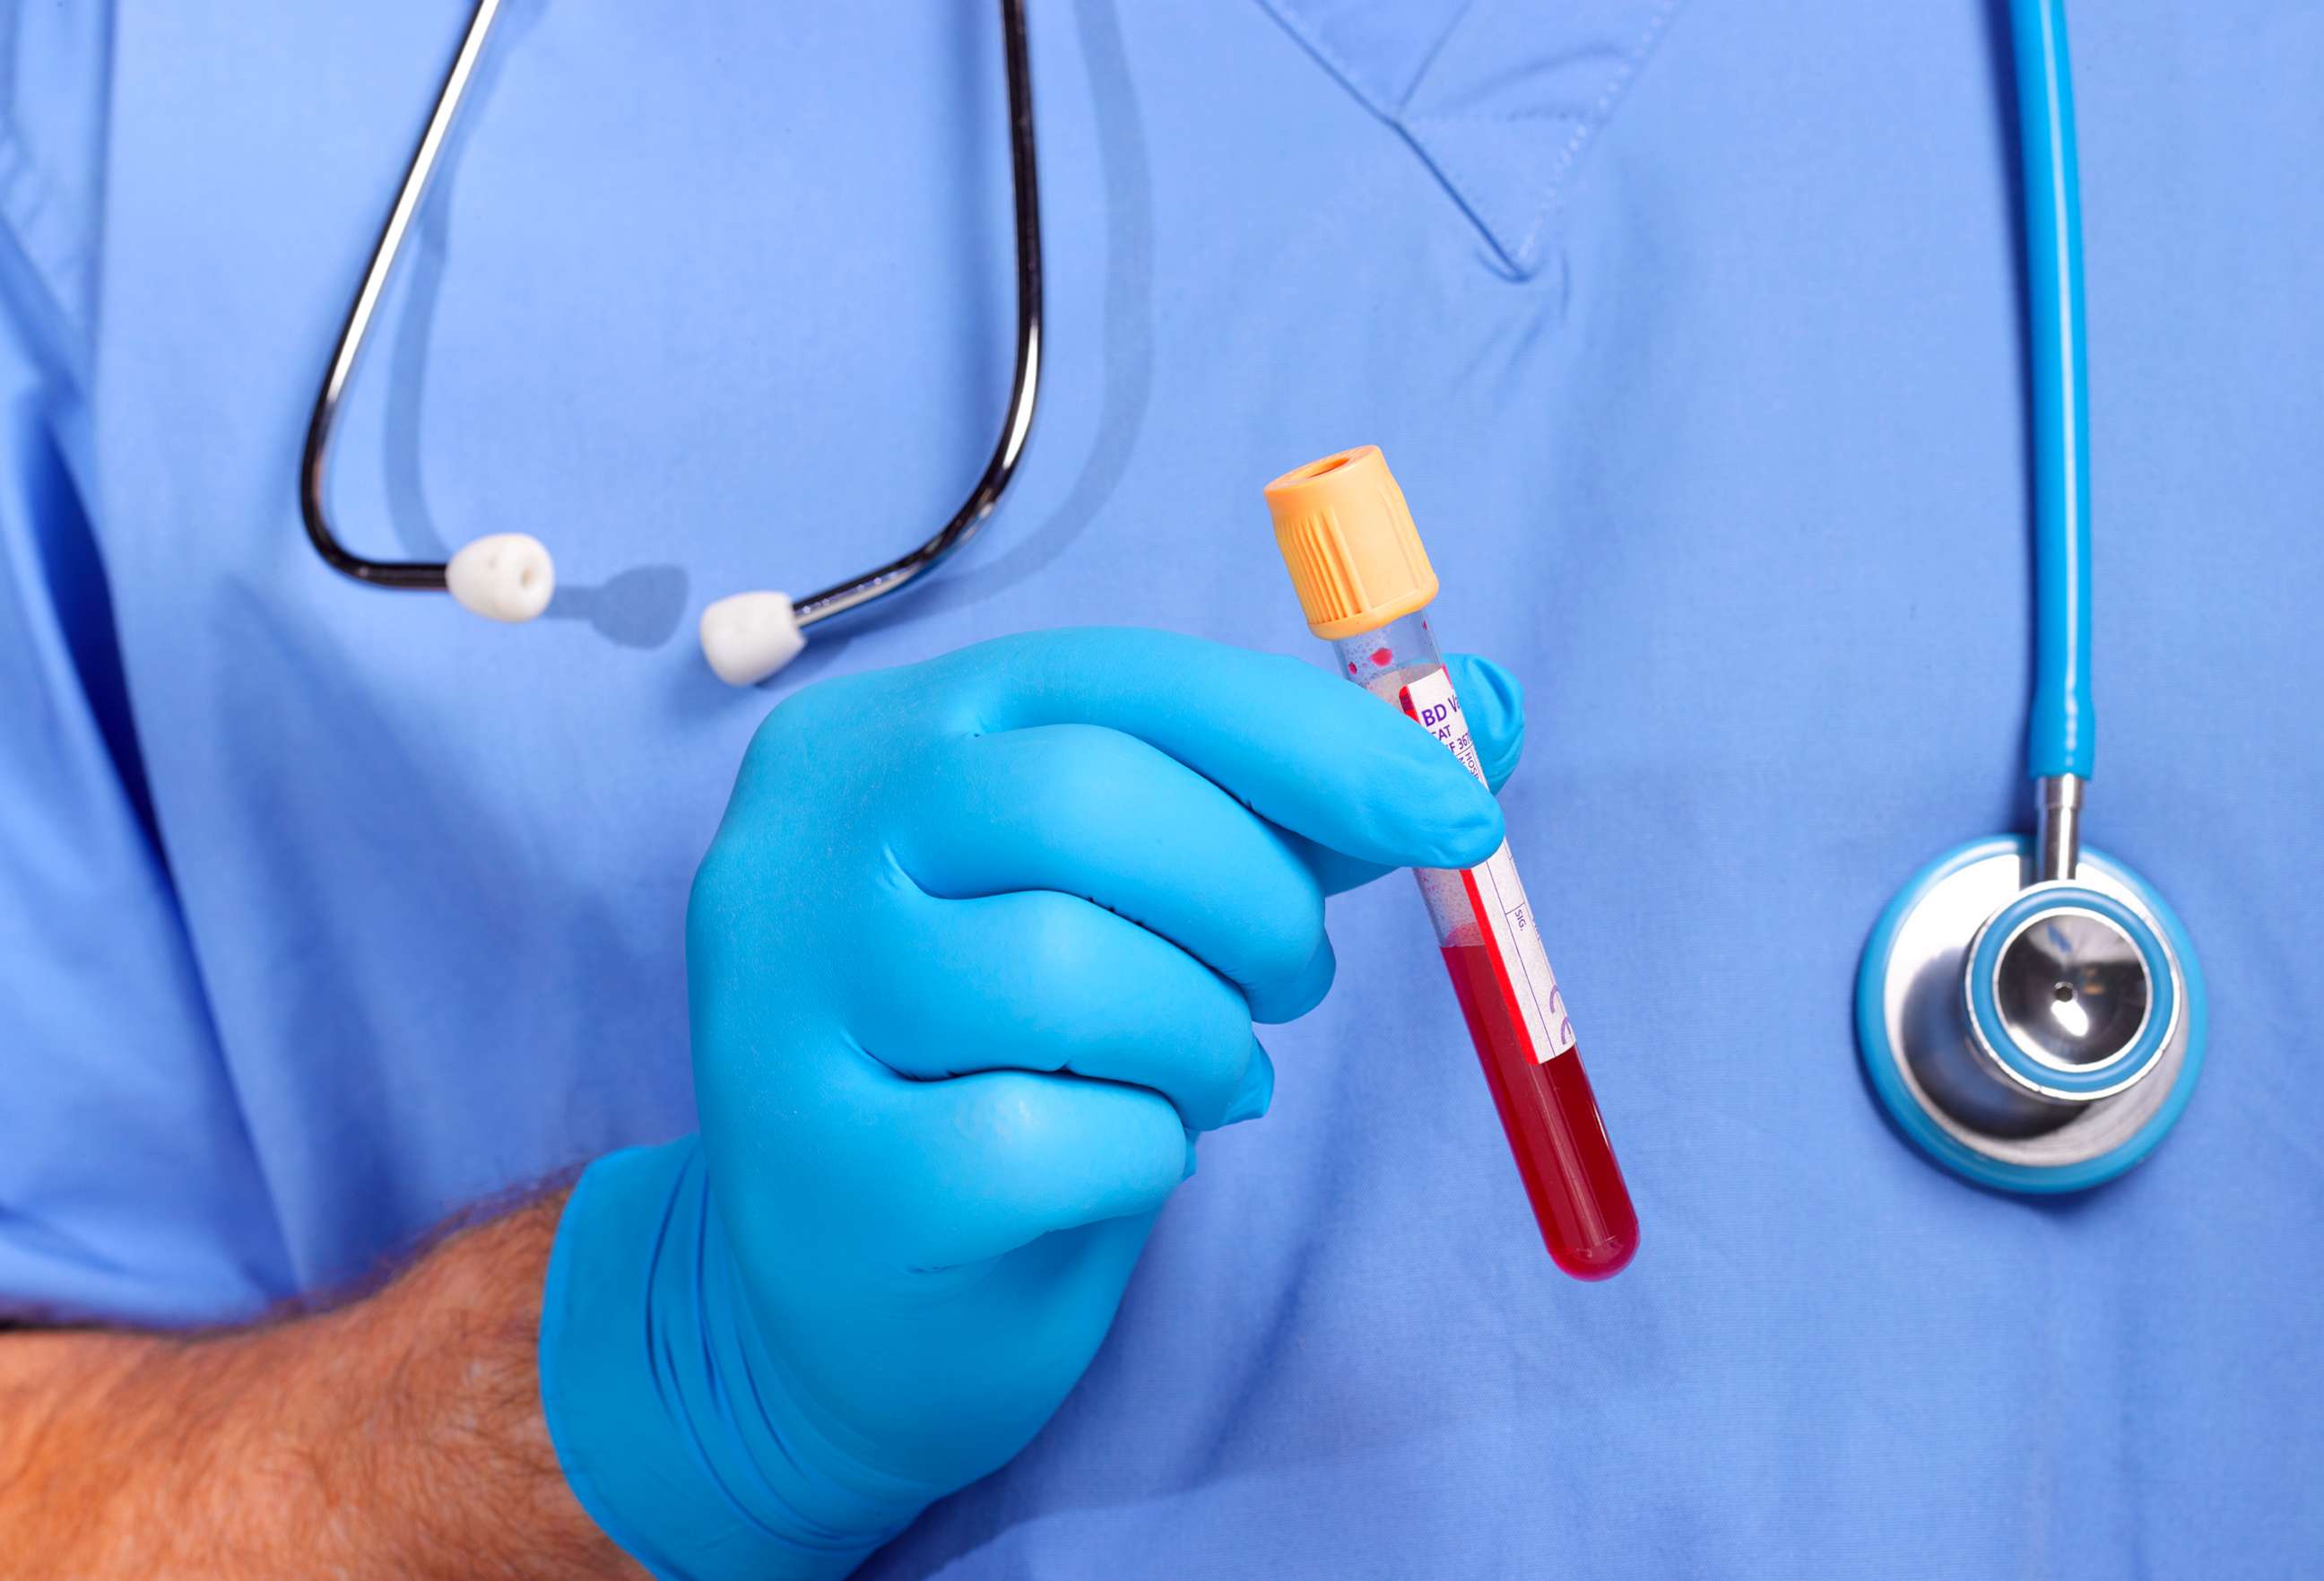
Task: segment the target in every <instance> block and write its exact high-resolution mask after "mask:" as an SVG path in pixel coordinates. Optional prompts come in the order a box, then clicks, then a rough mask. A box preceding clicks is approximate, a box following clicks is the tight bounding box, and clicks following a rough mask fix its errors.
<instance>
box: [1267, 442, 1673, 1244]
mask: <svg viewBox="0 0 2324 1581" xmlns="http://www.w3.org/2000/svg"><path fill="white" fill-rule="evenodd" d="M1267 503H1268V509H1269V511H1270V512H1271V513H1273V515H1274V517H1275V538H1276V543H1277V547H1278V548H1280V549H1281V550H1282V551H1283V560H1284V564H1285V566H1286V568H1287V569H1289V570H1290V572H1291V580H1292V583H1293V585H1294V586H1295V587H1297V589H1298V591H1299V602H1300V605H1301V607H1302V608H1304V609H1305V612H1306V615H1307V624H1308V628H1309V629H1310V630H1311V631H1313V632H1314V633H1315V634H1316V635H1317V636H1319V637H1322V638H1323V639H1324V640H1325V641H1326V642H1329V643H1333V645H1334V646H1335V647H1336V648H1337V650H1338V652H1339V661H1340V670H1341V673H1342V674H1343V675H1345V676H1346V677H1347V678H1348V679H1349V680H1352V681H1354V682H1356V683H1357V684H1358V685H1360V686H1361V687H1363V688H1364V689H1366V690H1368V691H1369V692H1371V693H1372V695H1373V696H1375V697H1378V698H1382V699H1383V700H1385V701H1387V702H1388V703H1389V704H1391V705H1393V706H1395V707H1399V708H1401V709H1403V710H1404V712H1405V713H1406V715H1407V716H1408V717H1411V718H1412V719H1413V720H1415V721H1416V722H1417V723H1418V724H1419V725H1420V726H1422V727H1423V728H1425V729H1426V730H1428V731H1429V732H1431V733H1432V734H1433V735H1435V737H1436V739H1437V740H1439V741H1441V742H1443V744H1444V745H1445V746H1446V747H1447V748H1448V749H1449V750H1450V751H1451V752H1452V754H1453V755H1454V756H1456V757H1458V758H1459V759H1460V760H1461V762H1462V765H1463V766H1465V767H1466V768H1467V769H1468V771H1469V772H1471V773H1472V774H1474V775H1476V776H1477V777H1478V778H1479V779H1480V780H1481V779H1483V778H1484V770H1483V768H1482V767H1481V766H1480V764H1479V763H1478V761H1477V750H1476V747H1475V745H1474V744H1472V743H1471V740H1470V737H1469V727H1468V726H1467V724H1466V723H1465V722H1464V721H1463V720H1462V715H1461V699H1460V698H1459V696H1458V695H1456V694H1455V692H1454V690H1453V687H1452V676H1451V674H1450V673H1449V672H1448V671H1447V670H1445V668H1444V661H1443V658H1442V656H1441V655H1440V654H1439V653H1438V652H1437V648H1436V638H1435V635H1434V633H1432V632H1431V631H1430V630H1429V627H1428V617H1427V615H1425V614H1424V613H1423V612H1424V611H1425V609H1426V608H1427V606H1428V605H1429V603H1430V602H1431V601H1432V600H1433V599H1434V598H1435V596H1436V586H1437V584H1436V573H1435V571H1434V569H1431V567H1430V566H1429V563H1428V554H1427V551H1426V550H1424V549H1422V547H1421V544H1420V534H1419V533H1418V532H1417V531H1416V530H1415V528H1414V527H1413V524H1412V513H1411V511H1410V510H1409V508H1407V507H1406V504H1405V502H1404V494H1403V491H1402V490H1400V489H1398V488H1397V485H1396V479H1395V478H1394V477H1393V476H1390V475H1389V473H1388V462H1387V460H1386V459H1385V458H1382V456H1381V455H1380V452H1379V447H1378V446H1376V445H1364V446H1361V447H1360V448H1356V449H1353V450H1342V451H1341V452H1340V453H1339V454H1338V455H1336V456H1326V457H1324V458H1323V459H1322V460H1320V461H1311V462H1309V463H1308V464H1307V465H1306V466H1305V467H1299V468H1297V469H1296V470H1294V471H1291V472H1286V473H1285V474H1284V475H1283V476H1281V477H1278V478H1277V479H1276V480H1275V481H1274V482H1273V483H1270V484H1268V485H1267ZM1413 876H1414V877H1416V878H1417V879H1418V880H1419V881H1420V894H1421V898H1422V899H1423V900H1424V901H1426V903H1427V906H1428V916H1429V920H1431V921H1432V922H1434V924H1435V926H1436V942H1437V945H1438V948H1441V949H1442V950H1443V955H1444V968H1445V970H1446V971H1447V972H1448V973H1450V974H1451V975H1452V993H1453V995H1454V997H1455V998H1457V999H1458V1000H1459V1001H1460V1003H1461V1013H1462V1016H1463V1017H1464V1018H1466V1020H1467V1022H1468V1023H1469V1037H1470V1039H1471V1041H1472V1042H1474V1043H1475V1045H1476V1048H1477V1060H1478V1063H1479V1064H1480V1065H1482V1066H1483V1067H1484V1070H1485V1085H1486V1086H1488V1087H1489V1088H1490V1089H1491V1090H1492V1095H1493V1106H1494V1107H1495V1108H1496V1109H1498V1110H1499V1112H1500V1116H1501V1129H1502V1131H1503V1132H1505V1133H1507V1134H1508V1139H1509V1151H1510V1152H1511V1153H1512V1154H1513V1155H1514V1156H1515V1157H1516V1160H1517V1173H1518V1174H1519V1175H1520V1176H1522V1177H1523V1178H1524V1179H1525V1188H1526V1197H1528V1198H1529V1199H1530V1200H1531V1202H1532V1204H1533V1212H1534V1218H1535V1221H1536V1222H1537V1223H1538V1224H1539V1225H1541V1238H1542V1240H1543V1242H1544V1243H1545V1244H1546V1245H1547V1246H1548V1248H1549V1254H1550V1256H1551V1257H1552V1258H1554V1260H1555V1261H1556V1262H1557V1265H1558V1267H1560V1268H1562V1269H1563V1270H1564V1271H1566V1272H1568V1273H1570V1274H1572V1276H1573V1277H1574V1278H1576V1279H1606V1278H1609V1277H1610V1276H1611V1275H1613V1274H1616V1273H1618V1272H1620V1271H1622V1269H1623V1268H1624V1267H1626V1266H1627V1265H1628V1263H1629V1261H1630V1259H1631V1257H1632V1256H1633V1255H1634V1254H1635V1253H1637V1249H1638V1217H1637V1212H1636V1211H1635V1210H1634V1209H1633V1208H1632V1207H1631V1206H1630V1192H1629V1188H1628V1187H1627V1186H1625V1185H1624V1184H1623V1182H1622V1171H1621V1169H1620V1168H1619V1166H1618V1165H1617V1164H1616V1163H1615V1161H1614V1149H1613V1146H1612V1144H1611V1143H1610V1142H1608V1141H1607V1139H1606V1125H1605V1123H1604V1122H1603V1121H1602V1120H1600V1118H1599V1116H1598V1099H1597V1096H1596V1095H1595V1094H1594V1093H1592V1092H1591V1090H1590V1077H1588V1075H1587V1074H1585V1073H1584V1072H1583V1070H1582V1055H1581V1051H1580V1050H1579V1049H1576V1048H1575V1047H1574V1038H1573V1023H1572V1021H1571V1020H1570V1019H1569V1018H1568V1017H1567V1015H1566V1011H1565V997H1564V995H1563V994H1561V993H1560V992H1559V991H1558V986H1557V978H1556V977H1555V975H1553V974H1552V973H1551V971H1550V969H1549V957H1547V955H1545V953H1544V952H1543V949H1542V945H1541V931H1540V929H1539V927H1538V926H1537V925H1536V920H1535V914H1534V911H1533V908H1532V906H1531V905H1530V904H1529V903H1528V902H1527V901H1526V892H1525V886H1524V884H1523V883H1520V882H1518V879H1517V863H1516V861H1515V860H1514V859H1513V858H1512V857H1511V856H1510V855H1509V847H1508V842H1507V841H1506V840H1505V841H1503V842H1502V843H1501V848H1500V849H1499V850H1498V851H1496V852H1494V853H1493V854H1492V855H1491V856H1489V857H1488V858H1486V860H1485V861H1484V862H1483V863H1481V864H1479V865H1478V866H1475V867H1471V868H1467V869H1464V870H1463V869H1439V868H1416V869H1415V870H1414V874H1413Z"/></svg>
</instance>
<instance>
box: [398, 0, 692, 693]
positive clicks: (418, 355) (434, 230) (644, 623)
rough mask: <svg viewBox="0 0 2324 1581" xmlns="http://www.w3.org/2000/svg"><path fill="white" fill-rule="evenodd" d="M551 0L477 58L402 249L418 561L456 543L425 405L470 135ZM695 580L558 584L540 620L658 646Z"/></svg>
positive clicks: (407, 542)
mask: <svg viewBox="0 0 2324 1581" xmlns="http://www.w3.org/2000/svg"><path fill="white" fill-rule="evenodd" d="M545 3H546V0H516V3H515V4H512V5H509V6H508V7H507V8H506V9H505V10H504V11H503V13H502V14H501V18H500V21H499V23H497V24H496V25H497V29H498V32H496V34H495V36H494V38H493V47H492V48H491V49H488V50H486V51H484V57H483V59H482V60H478V61H477V63H476V69H475V77H474V79H472V80H471V82H470V85H469V88H468V94H467V98H466V102H465V104H464V105H463V106H462V111H461V114H460V116H459V118H458V119H457V120H456V121H455V122H454V123H453V124H452V131H451V134H450V135H449V137H448V138H447V141H446V143H445V146H444V152H443V155H442V157H441V159H440V161H439V162H438V166H437V171H436V179H435V180H434V182H433V183H432V184H431V186H430V188H429V193H428V201H427V202H426V204H425V205H423V206H422V207H421V208H420V217H419V222H418V224H417V225H416V226H415V227H414V234H413V238H412V241H413V245H412V246H411V247H410V250H409V251H408V252H407V253H406V254H405V255H404V264H403V275H402V279H401V282H399V284H400V285H401V289H402V291H403V307H402V310H401V312H399V313H398V314H397V315H396V318H395V333H394V336H393V337H392V340H391V341H390V342H389V348H388V360H387V368H386V384H387V391H386V393H387V415H386V440H385V443H386V450H387V457H386V494H387V516H388V522H389V523H390V525H391V526H392V528H393V530H394V532H395V536H396V541H398V542H399V543H401V545H402V546H403V550H404V553H405V554H406V555H408V556H409V557H410V558H411V559H423V560H440V559H447V558H449V556H450V553H451V550H452V545H451V544H449V543H447V541H445V538H444V535H443V534H442V533H441V532H438V531H437V529H436V519H435V514H434V513H433V512H431V511H430V510H429V506H428V495H427V486H426V484H425V482H424V481H423V479H422V477H421V467H420V458H421V430H422V428H423V426H424V425H423V421H422V418H423V411H422V407H423V404H424V401H425V396H426V393H427V389H426V387H427V383H428V378H427V374H428V350H429V340H430V338H431V337H432V336H433V335H434V333H435V328H436V305H437V301H438V297H439V296H440V294H441V292H442V289H443V283H444V271H445V268H446V265H447V263H448V262H449V260H450V256H451V231H452V193H453V190H454V189H455V188H456V187H457V185H458V184H459V179H460V167H461V164H462V160H463V155H464V154H465V153H466V149H467V146H468V140H469V138H471V137H472V136H474V135H475V131H476V127H477V125H479V124H480V123H482V122H484V121H485V120H487V119H489V117H490V115H491V109H492V100H493V91H494V89H495V88H497V87H498V86H499V83H500V76H501V70H502V68H503V64H504V63H505V62H506V61H507V60H508V59H509V57H510V55H511V54H512V52H513V51H514V49H515V47H516V46H517V44H518V42H520V41H521V39H522V38H523V36H524V34H525V33H526V32H529V31H530V29H531V27H532V25H533V23H536V22H538V21H539V19H540V13H541V8H542V5H544V4H545ZM688 585H689V584H688V578H687V574H686V572H685V570H684V569H683V568H681V567H678V566H672V565H650V566H635V567H632V569H629V570H626V571H622V572H619V573H618V574H616V575H614V576H612V577H609V578H606V579H605V580H604V581H603V582H598V583H595V584H591V585H576V584H574V583H570V582H566V583H561V584H559V586H558V589H557V593H556V596H554V597H552V598H551V599H550V600H549V607H548V608H547V609H546V610H544V611H542V612H541V618H542V619H543V620H569V621H579V622H582V623H584V624H586V625H588V626H589V628H590V629H591V630H593V631H595V633H597V634H598V635H599V636H601V637H603V638H604V639H605V640H606V641H607V642H609V643H615V644H617V645H619V646H621V647H624V648H659V647H660V646H661V645H662V644H664V643H667V642H669V639H670V635H671V633H674V632H676V631H677V630H678V622H679V620H680V619H681V618H683V616H684V615H685V614H686V606H687V591H688Z"/></svg>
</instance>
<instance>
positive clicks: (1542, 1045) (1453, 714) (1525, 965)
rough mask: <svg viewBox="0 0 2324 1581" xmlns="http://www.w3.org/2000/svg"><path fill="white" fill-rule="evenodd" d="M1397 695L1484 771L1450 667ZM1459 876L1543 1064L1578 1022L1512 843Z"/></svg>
mask: <svg viewBox="0 0 2324 1581" xmlns="http://www.w3.org/2000/svg"><path fill="white" fill-rule="evenodd" d="M1397 703H1398V704H1399V705H1400V706H1401V707H1403V709H1404V711H1405V714H1406V716H1407V717H1410V718H1412V719H1413V720H1415V721H1416V722H1417V723H1418V724H1419V725H1420V726H1422V727H1423V728H1424V729H1425V730H1427V731H1428V732H1429V734H1431V735H1434V736H1435V737H1436V739H1437V740H1439V741H1441V742H1443V744H1444V745H1445V747H1446V749H1447V750H1449V751H1450V752H1451V753H1452V755H1453V756H1454V757H1456V758H1459V759H1460V760H1461V766H1462V768H1465V769H1467V770H1468V771H1469V772H1471V774H1474V775H1475V776H1476V777H1477V778H1478V779H1479V780H1482V779H1484V777H1485V770H1484V765H1483V764H1481V763H1479V762H1478V761H1477V744H1476V743H1475V742H1474V741H1472V740H1471V739H1470V735H1469V725H1468V721H1467V720H1465V719H1463V718H1462V717H1461V698H1460V697H1459V695H1458V694H1457V693H1455V692H1454V691H1453V689H1452V676H1451V675H1450V674H1449V673H1447V672H1446V671H1444V670H1431V671H1430V672H1429V673H1428V674H1426V675H1424V676H1421V677H1420V678H1419V679H1417V680H1413V681H1410V682H1408V683H1406V685H1405V686H1404V687H1403V688H1402V689H1399V690H1398V691H1397ZM1461 883H1462V887H1463V888H1465V889H1466V890H1467V891H1468V892H1469V909H1470V910H1471V911H1473V912H1475V913H1476V916H1477V926H1478V929H1479V932H1480V935H1481V937H1482V940H1483V943H1484V946H1485V948H1486V951H1487V953H1489V955H1490V956H1491V957H1492V960H1493V975H1494V977H1495V978H1496V979H1498V980H1499V984H1500V988H1501V994H1502V996H1503V997H1504V998H1505V999H1506V1000H1507V1001H1508V1008H1509V1010H1510V1012H1511V1014H1510V1020H1511V1021H1513V1022H1516V1023H1517V1025H1518V1026H1520V1027H1522V1028H1524V1029H1525V1036H1526V1045H1527V1047H1529V1048H1530V1049H1532V1050H1533V1057H1534V1059H1535V1062H1536V1063H1538V1064H1544V1065H1546V1064H1547V1063H1548V1062H1549V1061H1551V1060H1552V1059H1556V1058H1557V1057H1558V1056H1559V1055H1560V1054H1563V1053H1564V1052H1565V1051H1566V1050H1567V1049H1571V1048H1572V1047H1573V1022H1572V1019H1571V1018H1569V1017H1568V1016H1567V1015H1566V1013H1565V996H1564V995H1563V994H1561V993H1559V992H1558V988H1557V974H1556V973H1554V972H1553V971H1551V970H1550V969H1549V956H1548V953H1547V952H1546V951H1545V950H1544V949H1543V948H1542V947H1541V929H1539V928H1538V927H1536V926H1535V922H1534V915H1533V907H1532V905H1531V904H1530V903H1529V902H1528V901H1526V892H1525V884H1524V883H1523V882H1522V881H1521V880H1519V878H1518V877H1517V858H1516V857H1514V856H1512V855H1509V843H1508V841H1507V840H1503V841H1502V842H1501V846H1500V849H1499V850H1498V851H1496V852H1494V853H1493V854H1492V855H1490V856H1488V857H1486V858H1485V860H1484V861H1483V862H1482V863H1480V864H1478V865H1477V866H1475V867H1471V868H1467V869H1464V870H1463V871H1462V874H1461Z"/></svg>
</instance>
